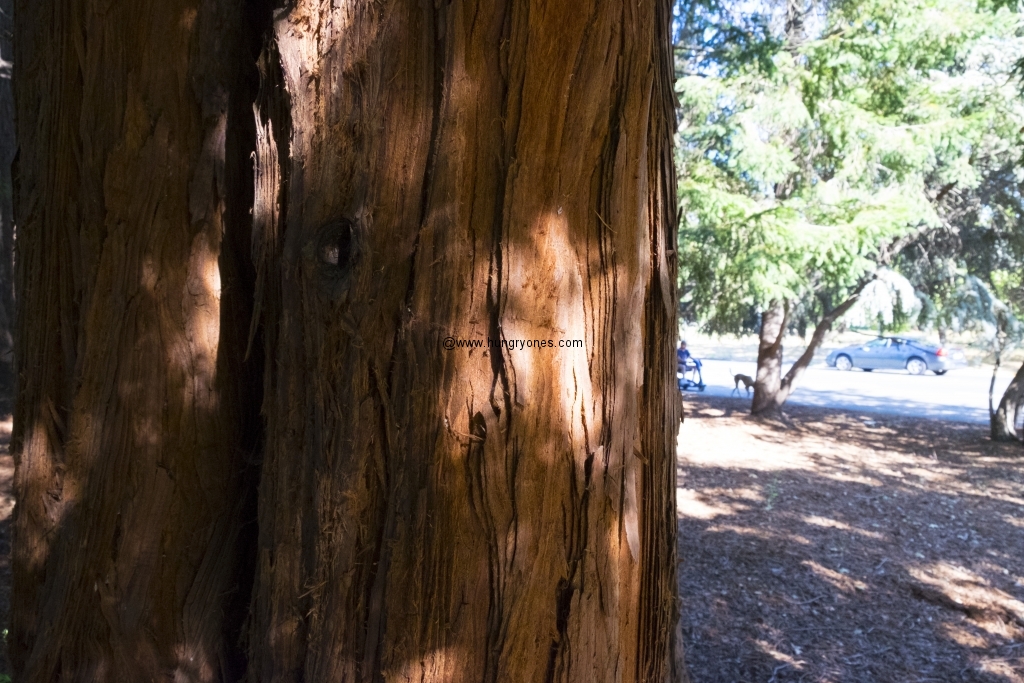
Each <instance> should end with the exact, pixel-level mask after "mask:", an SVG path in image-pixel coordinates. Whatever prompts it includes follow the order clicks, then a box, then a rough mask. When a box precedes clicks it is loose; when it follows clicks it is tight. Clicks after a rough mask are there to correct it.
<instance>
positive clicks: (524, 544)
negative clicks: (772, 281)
mask: <svg viewBox="0 0 1024 683" xmlns="http://www.w3.org/2000/svg"><path fill="white" fill-rule="evenodd" d="M668 22H669V12H668V6H667V4H666V3H639V4H632V3H627V4H619V3H600V2H583V3H582V4H580V3H545V2H534V1H530V0H510V1H508V2H500V1H499V2H486V1H480V2H477V1H473V0H469V1H461V2H452V3H446V4H442V5H436V6H435V5H433V4H420V3H411V2H398V1H387V2H382V3H378V4H375V5H372V6H371V5H365V4H362V3H355V2H342V3H328V2H316V1H300V2H297V3H296V4H295V5H294V6H293V7H291V9H289V10H288V11H287V12H284V13H282V14H281V15H279V17H278V19H277V21H276V24H275V27H274V45H273V46H271V48H269V51H268V53H267V55H265V60H264V72H265V73H264V76H265V80H264V88H263V96H262V97H261V101H260V107H259V114H258V120H259V124H258V125H259V127H260V129H261V133H260V140H261V142H260V148H259V153H258V162H257V165H258V172H257V190H256V192H257V202H256V208H255V211H254V215H255V216H256V226H255V231H256V233H257V234H258V235H259V236H260V240H259V244H258V246H257V248H258V250H259V253H260V264H259V267H260V269H261V275H260V278H261V282H262V283H263V284H262V289H261V292H262V293H261V295H260V305H261V306H262V313H261V316H262V320H263V324H264V325H265V327H266V329H267V335H266V338H267V345H266V353H267V375H266V387H265V388H266V404H265V408H264V412H265V414H266V416H267V430H268V433H267V449H266V455H265V460H264V470H263V477H262V484H261V490H260V539H261V540H260V550H259V558H258V575H257V587H256V592H255V595H254V602H253V623H252V630H251V634H252V643H251V652H252V657H253V658H252V662H251V665H252V667H253V675H254V677H255V678H256V679H257V680H261V681H299V680H306V681H356V680H366V681H371V680H383V679H402V680H423V681H440V680H445V681H471V680H473V681H478V680H483V681H494V680H515V681H554V680H558V681H584V680H585V681H612V680H615V681H618V680H624V681H633V680H638V681H660V680H665V679H666V677H667V676H668V675H669V668H670V667H671V666H672V661H671V660H672V656H673V648H672V644H671V634H672V632H673V626H674V619H675V614H676V606H675V592H676V589H675V571H674V566H675V514H674V495H673V491H674V469H673V468H674V465H673V463H674V450H675V443H674V442H675V432H676V426H677V425H678V421H679V411H680V405H679V404H680V401H679V398H678V392H677V391H675V389H674V383H673V371H674V366H675V363H674V357H673V348H672V347H673V338H674V336H675V335H674V332H675V316H674V307H675V306H674V303H675V292H674V281H675V272H674V266H672V265H671V264H670V262H669V261H670V259H667V258H666V250H668V249H672V248H673V245H674V244H675V234H674V216H673V211H674V209H673V201H674V200H673V187H674V184H673V181H672V166H671V164H672V161H671V150H670V141H671V134H672V130H673V128H674V114H673V109H672V86H671V70H670V64H669V61H668ZM278 187H280V191H279V192H278V191H277V190H276V188H278ZM446 337H453V338H456V339H458V340H482V341H483V342H484V343H485V346H484V347H482V348H473V349H470V348H461V347H457V348H455V349H452V350H446V349H445V348H444V346H443V340H444V339H445V338H446ZM486 340H491V341H492V342H495V341H496V342H498V343H499V344H500V342H502V341H505V342H508V341H513V340H552V341H553V342H554V344H555V346H554V347H547V346H545V347H541V348H537V347H532V348H524V349H517V350H510V349H508V348H507V347H505V348H502V347H500V346H491V347H487V346H486ZM565 340H580V342H581V343H580V348H568V349H567V348H564V347H558V346H557V344H558V343H559V342H560V341H565ZM342 615H343V616H342Z"/></svg>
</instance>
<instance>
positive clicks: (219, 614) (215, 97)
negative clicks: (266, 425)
mask: <svg viewBox="0 0 1024 683" xmlns="http://www.w3.org/2000/svg"><path fill="white" fill-rule="evenodd" d="M239 9H240V8H239V7H238V3H236V2H233V1H229V0H204V1H202V2H200V1H199V0H159V1H157V0H141V1H138V2H130V3H129V2H108V1H106V0H21V1H19V2H18V3H17V6H16V8H15V17H16V22H17V23H16V35H17V36H18V39H17V54H16V59H15V64H16V67H15V68H16V72H15V79H14V81H15V87H16V90H17V97H18V104H17V106H18V121H19V126H20V131H19V133H20V143H21V152H20V158H19V169H18V171H19V172H18V174H17V178H18V181H19V187H18V192H17V197H16V202H17V212H18V222H19V225H18V233H19V234H18V266H19V276H18V278H19V279H18V294H19V298H20V301H21V302H23V305H22V306H21V309H20V311H21V313H20V316H19V322H18V326H19V342H18V343H19V347H18V352H17V360H18V373H19V387H18V403H17V410H16V414H15V433H14V438H13V453H14V458H15V463H16V474H15V491H16V495H17V507H16V510H15V515H14V521H13V530H14V550H13V573H14V578H13V581H14V585H13V592H12V603H13V605H12V608H13V609H12V611H13V617H12V619H13V623H12V626H11V635H10V639H9V641H8V642H9V645H10V654H11V660H12V663H13V666H14V669H15V674H16V680H18V681H23V682H25V683H32V682H36V681H38V682H45V683H51V682H53V681H90V682H91V681H153V680H181V681H220V680H226V679H227V680H233V679H236V678H237V677H238V676H239V675H241V673H242V668H241V667H242V665H243V664H244V661H243V660H241V658H240V654H241V653H240V652H238V645H237V643H238V637H237V636H238V632H239V631H240V629H241V622H242V619H243V618H244V616H245V612H244V608H245V603H244V600H245V599H247V597H248V586H247V582H246V578H245V577H246V564H247V563H245V562H241V561H240V557H241V556H242V551H241V546H242V545H243V544H244V536H245V534H244V533H243V531H244V529H245V527H244V525H243V522H244V521H245V516H249V517H250V518H251V517H252V516H253V515H254V514H255V504H254V502H253V504H252V505H251V508H252V509H249V510H247V509H246V498H245V496H244V495H243V491H244V485H243V484H244V478H245V476H246V466H245V458H246V456H247V455H249V454H251V453H252V451H253V449H254V448H255V439H256V437H257V434H258V422H256V419H255V418H257V413H256V412H255V411H254V408H257V407H258V406H257V405H255V404H256V403H258V400H259V399H258V394H256V393H255V392H254V391H253V388H252V386H250V385H251V382H249V381H248V380H247V379H246V375H247V373H248V374H249V375H252V373H251V371H248V370H246V368H245V367H244V366H243V365H242V363H241V358H242V356H243V352H244V349H245V346H244V344H245V332H246V326H247V324H248V321H249V317H250V298H251V290H252V283H251V280H252V276H251V274H247V271H251V267H250V266H249V265H247V264H248V254H247V251H248V240H249V233H250V226H249V223H248V218H247V216H248V209H249V204H250V202H251V193H252V185H251V179H250V176H249V175H248V173H247V172H246V171H247V169H248V168H249V162H248V153H249V152H248V150H249V149H250V148H251V146H252V143H251V141H250V140H249V138H252V136H253V134H252V116H251V103H252V101H253V95H254V93H253V92H252V91H253V90H254V89H255V88H254V85H255V81H254V77H255V68H254V66H253V63H254V59H255V56H254V55H252V54H250V52H252V50H250V49H249V48H248V47H247V46H246V45H245V44H244V43H243V41H242V37H241V30H242V16H241V14H240V12H239ZM247 64H248V65H249V66H248V67H247V66H246V65H247ZM247 70H248V71H251V72H252V76H248V75H247ZM250 83H251V84H252V85H250ZM255 376H256V378H257V380H258V377H259V374H258V373H257V374H256V375H255ZM256 386H257V388H258V384H257V385H256ZM239 594H240V595H241V597H242V599H243V602H241V603H240V602H239V599H238V598H239ZM239 608H241V609H239Z"/></svg>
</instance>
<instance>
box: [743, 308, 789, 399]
mask: <svg viewBox="0 0 1024 683" xmlns="http://www.w3.org/2000/svg"><path fill="white" fill-rule="evenodd" d="M788 319H789V306H788V305H787V303H786V302H785V301H781V300H773V301H772V302H771V303H770V304H768V308H766V309H765V310H764V312H762V313H761V330H760V332H759V333H758V338H759V343H758V346H757V377H755V378H754V400H753V402H752V403H751V406H750V412H751V414H753V415H760V414H764V413H770V412H775V411H777V410H779V408H781V407H782V403H781V402H780V401H779V390H780V389H781V388H782V337H783V336H784V335H785V334H786V322H787V321H788Z"/></svg>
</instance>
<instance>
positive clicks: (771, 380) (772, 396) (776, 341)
mask: <svg viewBox="0 0 1024 683" xmlns="http://www.w3.org/2000/svg"><path fill="white" fill-rule="evenodd" d="M868 282H870V280H865V281H864V282H862V283H861V284H860V285H859V286H858V287H857V288H856V289H854V290H853V293H852V294H850V296H849V297H848V298H847V299H846V300H845V301H844V302H843V303H841V304H839V305H838V306H836V307H835V308H833V309H832V310H831V311H829V312H828V313H826V314H825V315H824V316H823V317H822V319H821V320H820V321H819V322H818V324H817V325H816V326H815V328H814V334H812V335H811V341H810V342H808V344H807V348H805V349H804V352H803V353H802V354H800V357H799V358H797V359H796V362H795V363H793V365H792V366H791V367H790V368H789V371H788V372H787V373H786V376H785V377H782V354H783V349H782V338H783V336H784V335H785V334H786V322H787V317H786V316H787V310H788V309H787V308H786V305H785V304H783V307H782V315H783V317H782V321H781V323H779V322H778V320H779V319H778V314H779V311H778V304H777V303H774V304H773V305H772V306H770V307H769V308H772V309H774V310H773V311H772V312H770V313H768V316H769V328H768V330H767V337H766V336H765V328H764V323H763V321H764V319H765V318H764V317H762V319H761V320H762V327H761V336H760V340H761V343H760V346H759V347H758V357H757V360H758V364H757V376H758V378H759V379H760V378H761V377H762V367H763V368H764V373H763V377H764V381H763V382H762V384H761V387H762V388H761V398H760V400H759V399H758V391H757V383H756V382H755V384H754V401H753V405H752V407H751V409H750V412H751V413H752V414H755V415H756V414H760V413H769V412H775V411H778V410H781V409H782V406H783V404H785V403H786V399H788V398H789V395H790V394H791V393H793V389H794V387H795V385H796V383H797V381H798V380H799V379H800V378H801V377H802V376H803V374H804V372H805V371H806V370H807V368H808V366H810V364H811V361H813V360H814V354H815V353H816V352H817V351H818V348H819V347H820V346H821V343H822V342H823V341H825V335H826V334H828V331H829V330H831V329H832V325H833V323H835V321H836V320H838V319H839V318H841V317H843V315H845V314H846V312H847V311H849V310H850V309H851V308H853V305H854V304H856V303H857V301H858V300H859V299H860V293H861V292H862V291H864V287H865V286H866V285H867V283H868ZM777 324H778V325H781V327H780V328H778V330H777V331H776V325H777ZM762 360H763V364H762Z"/></svg>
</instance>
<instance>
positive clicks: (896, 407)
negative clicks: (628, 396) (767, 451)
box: [704, 360, 1017, 424]
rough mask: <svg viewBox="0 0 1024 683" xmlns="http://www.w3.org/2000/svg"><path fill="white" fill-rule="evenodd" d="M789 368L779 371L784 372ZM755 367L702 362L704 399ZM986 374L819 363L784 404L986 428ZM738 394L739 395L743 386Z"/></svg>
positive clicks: (1006, 374) (1000, 383)
mask: <svg viewBox="0 0 1024 683" xmlns="http://www.w3.org/2000/svg"><path fill="white" fill-rule="evenodd" d="M786 369H788V366H787V367H786V368H784V369H783V372H785V370H786ZM1016 369H1017V368H1016V367H1014V368H1004V369H1002V370H1000V372H999V376H998V378H997V380H996V387H995V392H996V393H995V400H996V401H997V402H998V401H999V398H1000V397H1001V396H1002V395H1003V390H1004V389H1005V388H1006V385H1007V384H1009V383H1010V380H1011V379H1012V378H1013V373H1014V372H1015V371H1016ZM755 370H756V366H755V364H754V363H750V362H742V361H724V360H705V361H704V381H705V383H707V385H708V387H707V389H706V392H705V393H708V394H711V395H712V396H729V395H735V394H733V381H732V376H733V374H735V373H738V372H742V373H743V374H745V375H750V376H751V377H753V376H754V373H755ZM991 377H992V371H991V369H984V368H963V369H961V370H951V371H950V372H948V373H946V374H945V375H943V376H942V377H938V376H936V375H933V374H931V373H927V374H924V375H917V376H913V375H908V374H907V373H906V371H902V370H875V371H874V372H863V371H861V370H851V371H850V372H841V371H839V370H836V369H834V368H830V367H828V366H826V365H825V364H824V363H823V362H818V363H815V364H813V365H811V367H810V368H808V369H807V372H806V373H804V376H803V378H802V379H801V381H800V382H799V383H798V385H797V389H796V390H795V391H794V392H793V394H792V395H791V396H790V398H789V402H790V403H795V404H799V405H811V406H821V407H823V408H843V409H846V410H859V411H863V412H866V413H884V414H888V415H907V416H912V417H930V418H935V419H942V420H955V421H957V422H975V423H983V424H987V423H988V384H989V380H990V379H991ZM740 392H741V393H743V389H742V385H741V389H740Z"/></svg>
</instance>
